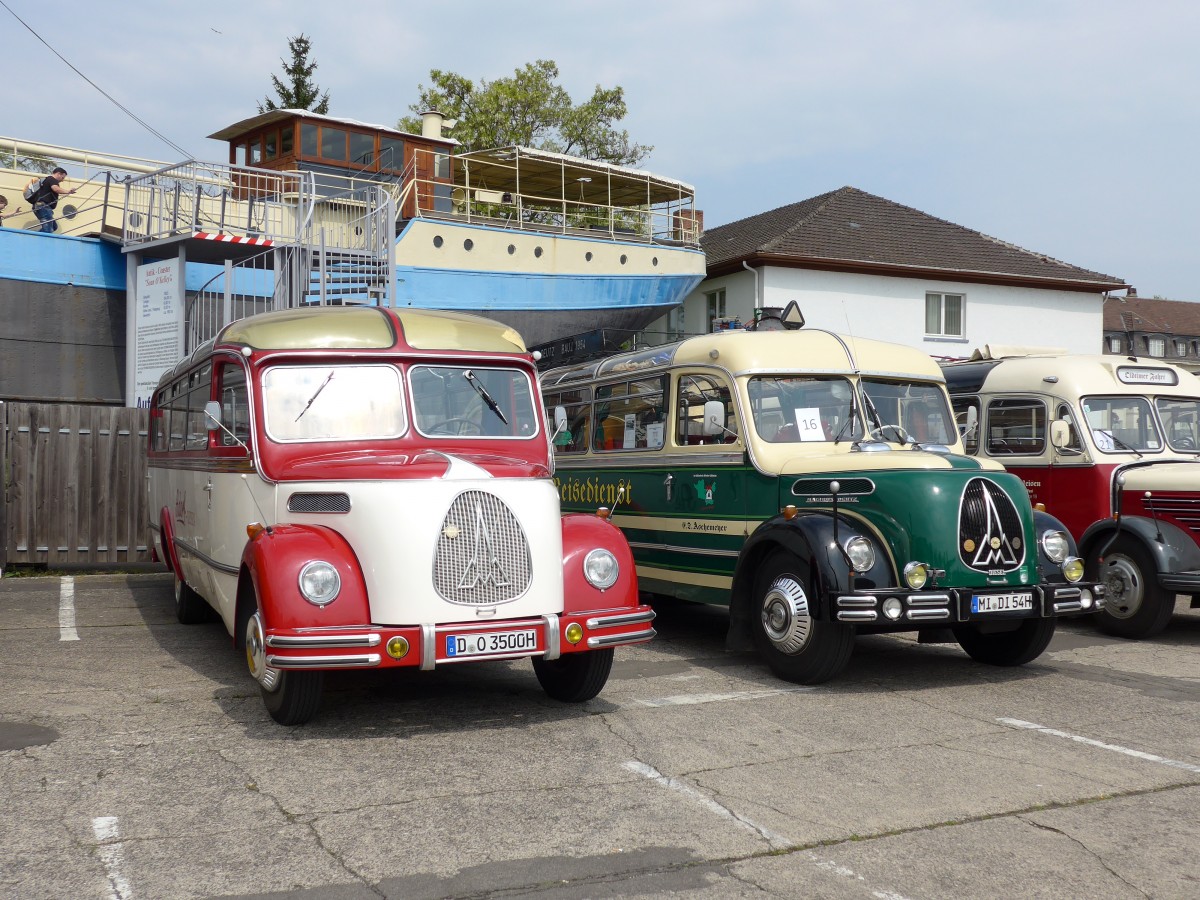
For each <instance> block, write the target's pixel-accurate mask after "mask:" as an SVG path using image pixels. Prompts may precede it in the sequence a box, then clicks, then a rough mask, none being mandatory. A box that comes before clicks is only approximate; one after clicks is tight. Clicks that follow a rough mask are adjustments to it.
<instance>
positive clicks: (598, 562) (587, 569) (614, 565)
mask: <svg viewBox="0 0 1200 900" xmlns="http://www.w3.org/2000/svg"><path fill="white" fill-rule="evenodd" d="M620 575H621V566H620V564H619V563H618V562H617V558H616V557H615V556H613V555H612V553H611V552H609V551H608V550H605V549H604V548H603V547H600V548H597V549H595V550H592V551H591V552H590V553H588V555H587V556H585V557H584V558H583V577H584V578H586V579H587V580H588V584H590V585H591V586H592V587H594V588H596V589H597V590H601V591H606V590H608V589H609V588H610V587H612V586H613V585H614V584H616V583H617V578H618V577H620Z"/></svg>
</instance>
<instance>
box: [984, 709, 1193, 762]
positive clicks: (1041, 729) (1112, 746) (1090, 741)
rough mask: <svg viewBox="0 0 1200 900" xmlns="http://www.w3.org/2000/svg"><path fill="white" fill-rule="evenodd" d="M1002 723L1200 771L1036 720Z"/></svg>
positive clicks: (1009, 720) (1151, 754)
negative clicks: (1038, 722)
mask: <svg viewBox="0 0 1200 900" xmlns="http://www.w3.org/2000/svg"><path fill="white" fill-rule="evenodd" d="M996 721H997V722H999V723H1000V724H1001V725H1008V726H1009V727H1011V728H1024V729H1026V730H1028V731H1039V732H1041V733H1042V734H1049V735H1052V736H1053V737H1060V738H1066V739H1067V740H1069V741H1075V742H1076V743H1077V744H1087V745H1088V746H1089V747H1099V748H1100V749H1101V750H1112V751H1113V752H1114V753H1124V754H1125V755H1126V756H1132V757H1134V758H1135V759H1144V760H1145V761H1146V762H1152V763H1158V764H1159V765H1161V766H1170V767H1171V768H1173V769H1183V770H1184V771H1185V772H1197V773H1200V766H1197V765H1194V764H1193V763H1186V762H1180V761H1179V760H1177V759H1167V758H1166V757H1165V756H1155V755H1154V754H1153V753H1143V752H1142V751H1141V750H1131V749H1129V748H1128V747H1120V746H1118V745H1117V744H1106V743H1104V742H1103V741H1097V740H1094V739H1092V738H1086V737H1082V736H1081V735H1078V734H1071V733H1070V732H1066V731H1059V730H1058V729H1057V728H1047V727H1046V726H1045V725H1038V724H1036V723H1034V722H1025V721H1022V720H1021V719H1006V718H999V719H997V720H996Z"/></svg>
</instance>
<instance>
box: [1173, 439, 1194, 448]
mask: <svg viewBox="0 0 1200 900" xmlns="http://www.w3.org/2000/svg"><path fill="white" fill-rule="evenodd" d="M1175 449H1176V450H1195V449H1196V442H1195V441H1194V440H1192V439H1191V438H1190V437H1181V438H1180V439H1179V440H1177V441H1176V442H1175Z"/></svg>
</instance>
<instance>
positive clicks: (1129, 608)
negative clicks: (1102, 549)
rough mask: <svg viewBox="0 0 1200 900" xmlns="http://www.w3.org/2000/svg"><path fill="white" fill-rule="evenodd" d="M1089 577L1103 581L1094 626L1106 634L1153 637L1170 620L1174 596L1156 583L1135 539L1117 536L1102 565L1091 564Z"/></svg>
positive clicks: (1152, 567)
mask: <svg viewBox="0 0 1200 900" xmlns="http://www.w3.org/2000/svg"><path fill="white" fill-rule="evenodd" d="M1091 567H1092V572H1091V575H1092V577H1094V578H1095V579H1096V580H1097V581H1102V582H1104V588H1105V597H1104V608H1103V609H1102V610H1100V612H1099V613H1097V614H1096V624H1097V625H1099V626H1100V629H1101V630H1102V631H1104V632H1106V633H1107V634H1111V635H1114V636H1116V637H1123V638H1147V637H1153V636H1154V635H1156V634H1158V633H1159V632H1160V631H1162V630H1163V629H1164V628H1166V627H1167V623H1168V622H1170V621H1171V615H1172V614H1173V613H1174V612H1175V594H1174V593H1173V592H1171V591H1168V590H1164V589H1163V588H1162V587H1161V586H1160V585H1159V583H1158V567H1157V566H1155V565H1154V559H1153V557H1151V555H1150V552H1149V551H1148V550H1147V549H1146V548H1145V547H1144V546H1143V545H1142V543H1141V541H1139V540H1138V539H1137V538H1135V537H1131V536H1129V535H1120V536H1118V537H1117V539H1116V540H1115V541H1113V544H1112V546H1111V547H1109V548H1108V552H1107V553H1105V554H1104V562H1101V563H1096V562H1093V563H1092V564H1091Z"/></svg>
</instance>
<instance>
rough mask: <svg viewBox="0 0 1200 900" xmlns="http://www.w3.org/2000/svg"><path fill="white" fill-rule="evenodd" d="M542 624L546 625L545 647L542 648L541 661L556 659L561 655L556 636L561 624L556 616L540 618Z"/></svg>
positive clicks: (559, 644)
mask: <svg viewBox="0 0 1200 900" xmlns="http://www.w3.org/2000/svg"><path fill="white" fill-rule="evenodd" d="M542 622H544V623H545V625H546V646H545V647H543V648H542V659H558V657H559V656H560V655H562V644H561V643H560V642H559V636H558V627H559V625H560V624H561V623H560V622H559V619H558V616H542Z"/></svg>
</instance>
